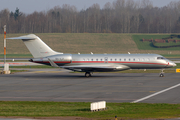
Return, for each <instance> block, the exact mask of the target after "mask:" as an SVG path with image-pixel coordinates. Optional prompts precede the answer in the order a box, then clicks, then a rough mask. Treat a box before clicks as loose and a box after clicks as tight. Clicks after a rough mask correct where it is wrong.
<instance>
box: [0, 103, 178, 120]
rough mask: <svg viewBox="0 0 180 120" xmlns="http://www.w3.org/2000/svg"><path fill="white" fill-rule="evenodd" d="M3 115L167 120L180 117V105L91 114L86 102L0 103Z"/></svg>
mask: <svg viewBox="0 0 180 120" xmlns="http://www.w3.org/2000/svg"><path fill="white" fill-rule="evenodd" d="M0 116H25V117H57V116H76V117H85V118H95V119H101V120H103V119H114V116H118V119H120V118H121V119H149V118H156V119H160V118H163V119H165V118H166V119H167V118H178V117H180V104H146V103H133V104H132V103H107V110H105V111H100V112H90V103H85V102H14V101H6V102H5V101H1V102H0Z"/></svg>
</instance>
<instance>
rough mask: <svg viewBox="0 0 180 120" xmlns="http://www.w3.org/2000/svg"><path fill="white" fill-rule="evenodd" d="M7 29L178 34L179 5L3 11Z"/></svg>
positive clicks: (145, 1)
mask: <svg viewBox="0 0 180 120" xmlns="http://www.w3.org/2000/svg"><path fill="white" fill-rule="evenodd" d="M4 25H7V32H8V33H179V32H180V1H177V2H175V1H174V2H170V3H169V4H168V5H166V6H164V7H154V6H153V4H152V1H150V0H141V1H134V0H115V1H114V2H112V3H110V2H108V3H106V4H105V5H104V7H103V8H100V5H99V4H93V5H92V6H90V7H89V8H87V9H82V10H80V11H78V10H77V8H76V7H75V6H71V5H67V4H64V5H62V6H61V7H60V6H55V7H54V8H52V9H50V10H48V11H41V12H36V11H35V12H33V13H31V14H25V13H23V11H21V12H20V10H19V9H18V8H16V10H15V12H12V11H11V12H10V11H9V10H8V9H4V10H1V11H0V26H1V27H3V26H4ZM0 32H1V33H3V30H2V29H0Z"/></svg>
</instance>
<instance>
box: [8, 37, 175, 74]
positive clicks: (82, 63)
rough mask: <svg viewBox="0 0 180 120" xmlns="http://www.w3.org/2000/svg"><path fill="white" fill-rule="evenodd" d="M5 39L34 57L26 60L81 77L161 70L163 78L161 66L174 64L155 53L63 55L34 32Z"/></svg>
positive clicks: (163, 67)
mask: <svg viewBox="0 0 180 120" xmlns="http://www.w3.org/2000/svg"><path fill="white" fill-rule="evenodd" d="M7 39H21V40H22V41H23V42H24V44H25V45H26V47H27V48H28V49H29V51H30V53H31V54H32V55H33V57H34V58H33V59H30V60H29V61H30V62H34V63H40V64H44V65H50V66H53V67H60V68H64V69H68V70H72V71H79V72H85V77H91V75H92V73H93V72H113V71H123V70H129V69H162V71H161V73H160V77H164V73H163V69H165V68H171V67H174V66H176V64H175V63H174V62H172V61H170V60H168V59H166V58H164V57H163V56H161V55H158V54H130V53H128V54H93V53H92V52H91V54H80V53H78V54H64V53H61V52H56V51H54V50H52V49H51V48H50V47H49V46H48V45H46V44H45V43H44V42H43V41H42V40H41V39H40V38H39V37H38V36H36V35H34V34H30V35H26V36H20V37H15V38H7Z"/></svg>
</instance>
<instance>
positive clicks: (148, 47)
mask: <svg viewBox="0 0 180 120" xmlns="http://www.w3.org/2000/svg"><path fill="white" fill-rule="evenodd" d="M168 36H169V35H166V34H165V35H163V34H162V35H151V34H149V35H132V38H133V40H134V41H135V43H136V45H137V47H138V49H140V50H166V51H169V50H173V51H175V50H180V47H172V48H155V47H153V45H152V43H151V42H148V41H145V42H142V41H141V40H142V38H144V39H151V38H153V39H162V38H166V37H168ZM162 44H168V43H158V45H162ZM171 44H172V43H171ZM177 44H178V45H179V42H178V43H177Z"/></svg>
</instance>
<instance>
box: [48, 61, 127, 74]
mask: <svg viewBox="0 0 180 120" xmlns="http://www.w3.org/2000/svg"><path fill="white" fill-rule="evenodd" d="M48 60H49V62H50V64H51V66H53V67H61V68H64V69H68V70H72V71H80V72H106V71H122V70H128V69H130V68H129V67H128V66H126V65H113V64H86V65H68V66H58V65H57V64H56V63H54V62H53V61H52V60H50V59H49V58H48Z"/></svg>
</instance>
